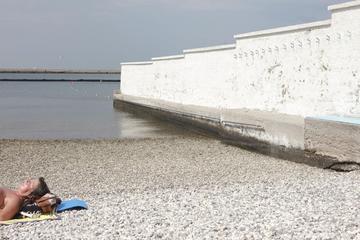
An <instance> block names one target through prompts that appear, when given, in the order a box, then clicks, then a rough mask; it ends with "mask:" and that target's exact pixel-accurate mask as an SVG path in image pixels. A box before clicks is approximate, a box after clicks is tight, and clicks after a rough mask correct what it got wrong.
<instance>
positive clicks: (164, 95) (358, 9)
mask: <svg viewBox="0 0 360 240" xmlns="http://www.w3.org/2000/svg"><path fill="white" fill-rule="evenodd" d="M329 9H330V10H331V11H332V19H331V20H327V21H322V22H316V23H310V24H304V25H297V26H290V27H285V28H278V29H270V30H265V31H259V32H255V33H248V34H240V35H236V36H235V41H236V44H234V45H226V46H216V47H210V48H203V49H191V50H185V51H184V52H183V55H179V56H170V57H163V58H154V59H152V61H151V62H146V63H124V64H122V69H121V92H122V94H124V95H130V96H137V97H143V98H149V99H157V100H164V101H168V102H173V103H180V104H184V105H197V106H205V107H213V108H219V109H254V110H262V111H272V112H278V113H286V114H292V115H301V116H316V115H327V114H337V115H348V116H356V117H359V116H360V1H352V2H349V3H345V4H339V5H334V6H331V7H330V8H329Z"/></svg>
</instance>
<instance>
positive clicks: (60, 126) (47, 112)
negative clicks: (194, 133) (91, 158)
mask: <svg viewBox="0 0 360 240" xmlns="http://www.w3.org/2000/svg"><path fill="white" fill-rule="evenodd" d="M119 87H120V83H118V82H117V83H112V82H110V83H108V82H17V81H0V139H73V138H77V139H94V138H96V139H99V138H137V137H150V136H164V135H173V134H181V135H182V134H184V133H183V132H182V130H181V129H178V128H176V127H174V126H173V125H170V124H167V123H162V122H158V121H155V120H149V119H144V118H139V117H138V116H135V115H132V114H129V113H126V112H120V111H118V110H116V109H114V108H113V104H112V94H113V92H114V91H115V90H117V89H119Z"/></svg>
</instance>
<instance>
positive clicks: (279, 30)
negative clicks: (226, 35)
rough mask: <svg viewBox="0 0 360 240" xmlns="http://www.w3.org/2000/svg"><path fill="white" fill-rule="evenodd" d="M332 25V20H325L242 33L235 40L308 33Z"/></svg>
mask: <svg viewBox="0 0 360 240" xmlns="http://www.w3.org/2000/svg"><path fill="white" fill-rule="evenodd" d="M330 25H331V20H324V21H318V22H312V23H305V24H299V25H292V26H286V27H280V28H273V29H267V30H261V31H255V32H250V33H242V34H237V35H235V36H234V38H235V39H245V38H254V37H263V36H268V35H275V34H286V33H289V32H296V31H304V30H305V31H306V30H312V29H317V28H326V27H330Z"/></svg>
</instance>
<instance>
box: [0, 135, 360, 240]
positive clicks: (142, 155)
mask: <svg viewBox="0 0 360 240" xmlns="http://www.w3.org/2000/svg"><path fill="white" fill-rule="evenodd" d="M0 169H1V178H0V185H1V186H5V187H9V188H13V187H16V185H17V184H18V182H19V181H21V180H22V179H24V178H26V177H28V176H44V177H45V179H46V181H47V182H48V184H49V186H50V188H51V189H52V191H53V192H54V193H56V194H58V195H59V196H60V197H62V198H63V199H68V198H75V197H77V198H82V199H84V200H86V201H88V203H89V207H90V208H89V210H85V211H72V212H66V213H61V214H60V215H61V217H62V219H61V220H59V221H48V222H38V223H29V224H25V225H13V226H0V239H30V238H32V239H160V238H161V239H211V238H213V239H291V238H292V239H305V238H313V239H352V238H355V239H356V238H360V228H359V220H360V214H359V207H358V204H359V200H360V190H359V187H358V186H359V185H360V173H359V172H351V173H338V172H333V171H329V170H322V169H319V168H314V167H309V166H307V165H303V164H296V163H292V162H289V161H284V160H279V159H275V158H272V157H268V156H263V155H260V154H257V153H252V152H248V151H246V150H243V149H240V148H237V147H233V146H227V145H224V144H222V143H220V142H219V141H217V140H214V139H208V138H205V137H191V136H175V137H171V136H168V137H162V138H147V139H122V140H67V141H62V140H0Z"/></svg>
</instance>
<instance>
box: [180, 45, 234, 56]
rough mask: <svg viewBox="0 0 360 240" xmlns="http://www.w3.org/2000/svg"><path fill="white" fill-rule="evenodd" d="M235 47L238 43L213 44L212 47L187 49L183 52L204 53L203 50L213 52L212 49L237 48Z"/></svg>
mask: <svg viewBox="0 0 360 240" xmlns="http://www.w3.org/2000/svg"><path fill="white" fill-rule="evenodd" d="M235 47H236V44H226V45H219V46H212V47H203V48H193V49H186V50H184V51H183V52H184V53H185V54H186V53H202V52H212V51H221V50H229V49H235Z"/></svg>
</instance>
